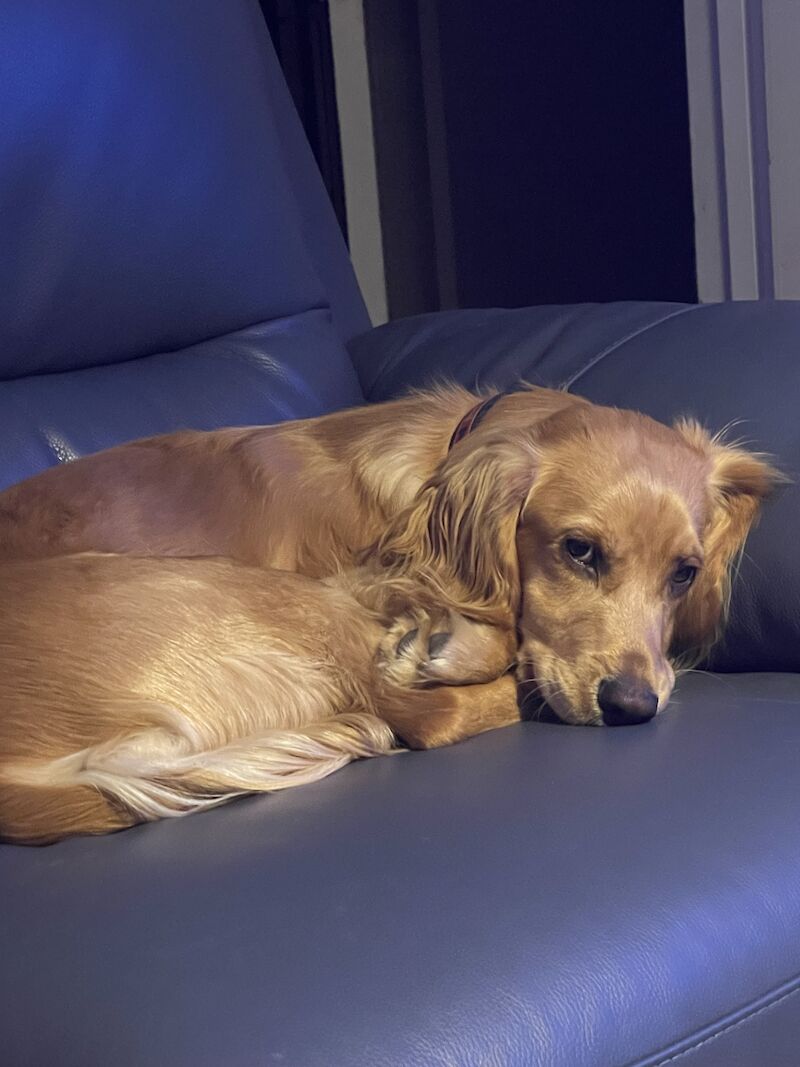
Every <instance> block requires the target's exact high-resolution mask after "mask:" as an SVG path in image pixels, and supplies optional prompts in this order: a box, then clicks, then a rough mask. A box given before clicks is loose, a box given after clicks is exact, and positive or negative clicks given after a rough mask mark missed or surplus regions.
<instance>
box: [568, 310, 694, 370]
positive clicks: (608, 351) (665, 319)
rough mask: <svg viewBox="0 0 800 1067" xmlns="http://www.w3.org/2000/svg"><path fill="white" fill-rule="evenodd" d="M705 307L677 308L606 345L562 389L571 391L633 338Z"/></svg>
mask: <svg viewBox="0 0 800 1067" xmlns="http://www.w3.org/2000/svg"><path fill="white" fill-rule="evenodd" d="M705 306H706V305H705V304H689V305H687V306H686V307H680V308H678V309H677V310H676V311H671V312H670V313H669V314H668V315H664V316H663V317H662V318H660V319H656V321H655V322H648V323H647V325H645V326H640V327H639V328H638V329H636V330H632V331H631V332H630V333H629V334H626V335H625V337H621V338H620V339H619V340H618V341H614V343H613V344H610V345H608V346H607V347H606V348H604V349H603V350H602V352H598V353H597V355H595V356H592V358H591V359H590V360H589V362H588V363H586V364H585V365H584V366H583V367H581V369H580V370H578V371H576V372H575V373H574V374H572V375H571V376H570V377H569V378H567V380H566V381H565V382H564V383H563V388H564V389H571V388H572V387H573V385H574V384H575V383H576V382H577V381H578V380H579V379H580V378H582V377H583V376H584V374H588V373H589V371H590V370H593V369H594V368H595V367H596V366H597V364H598V363H600V362H602V360H604V359H605V358H606V356H610V355H611V354H612V352H616V351H617V349H619V348H622V346H623V345H626V344H627V343H628V342H629V341H633V340H635V338H637V337H640V336H641V335H642V334H644V333H648V332H649V331H650V330H654V329H655V328H656V327H657V326H662V325H663V324H664V323H665V322H669V321H670V319H676V318H678V316H679V315H686V314H688V313H689V312H690V311H698V310H699V309H700V308H702V307H705Z"/></svg>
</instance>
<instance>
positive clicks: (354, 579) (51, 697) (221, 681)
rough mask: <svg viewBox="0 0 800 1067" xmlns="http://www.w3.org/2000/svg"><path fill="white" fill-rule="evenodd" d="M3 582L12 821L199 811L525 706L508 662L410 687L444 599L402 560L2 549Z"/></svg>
mask: <svg viewBox="0 0 800 1067" xmlns="http://www.w3.org/2000/svg"><path fill="white" fill-rule="evenodd" d="M0 590H2V597H3V603H4V610H3V612H2V613H0V839H3V840H6V841H12V842H17V843H21V844H48V843H51V842H53V841H57V840H59V839H61V838H63V837H66V836H69V835H72V834H79V833H80V834H99V833H107V832H109V831H112V830H118V829H122V828H124V827H128V826H132V825H134V824H135V823H139V822H143V821H150V820H154V819H159V818H165V817H169V816H177V815H186V814H189V813H191V812H196V811H202V810H204V809H206V808H209V807H212V806H214V805H217V804H220V803H222V802H223V801H226V800H230V799H231V798H233V797H235V796H239V795H241V794H243V793H253V792H273V791H275V790H279V789H285V788H287V787H290V786H296V785H301V784H304V783H307V782H312V781H316V780H318V779H320V778H322V777H324V776H325V775H328V774H330V773H331V772H332V771H335V770H337V769H338V768H339V767H341V766H343V765H344V764H345V763H347V762H349V761H350V760H352V759H356V758H359V757H367V756H375V755H381V754H384V753H390V752H395V751H398V742H400V743H403V744H405V745H406V746H407V747H411V748H432V747H436V746H439V745H443V744H449V743H452V742H453V741H457V740H460V739H461V738H464V737H470V736H473V735H474V734H476V733H480V732H482V731H483V730H488V729H492V728H494V727H496V726H502V725H505V724H506V723H510V722H513V721H515V720H518V719H519V717H520V713H519V709H518V704H517V689H516V684H515V682H514V679H513V678H512V677H511V676H509V675H506V676H504V677H501V678H499V679H496V680H495V679H493V677H492V676H493V672H492V671H489V672H487V674H486V678H487V681H486V682H485V683H484V682H482V680H481V678H480V676H477V675H476V683H475V684H473V685H469V686H463V687H459V688H452V687H439V688H437V689H433V690H431V691H424V690H421V689H419V688H413V687H412V688H409V675H410V674H411V675H412V676H413V675H417V674H418V672H419V670H420V664H421V663H423V662H424V660H425V657H426V656H427V648H428V644H429V642H430V640H431V631H430V629H429V626H430V623H431V620H438V621H439V623H442V622H444V621H445V619H446V614H445V613H443V612H442V611H441V609H440V607H439V605H438V604H434V603H432V602H429V600H428V596H427V594H426V591H425V590H424V589H419V588H415V587H414V585H413V584H412V583H409V582H408V581H405V580H403V579H392V578H386V577H382V576H380V575H375V574H369V575H368V574H365V573H356V572H350V573H348V574H340V575H338V576H335V577H333V578H331V579H328V580H325V581H321V580H316V579H312V578H307V577H305V576H302V575H298V574H291V573H287V572H284V571H278V570H273V569H264V568H255V567H250V566H246V565H244V564H239V563H235V562H233V561H231V560H224V559H207V558H196V559H180V558H168V557H164V558H139V557H135V556H123V555H117V556H115V555H100V554H78V555H70V556H60V557H59V556H56V557H50V558H48V559H44V560H38V561H21V562H16V563H4V564H2V565H0ZM412 626H413V627H414V629H413V631H412V630H411V628H412ZM410 632H413V633H414V635H415V639H414V640H409V639H408V634H409V633H410Z"/></svg>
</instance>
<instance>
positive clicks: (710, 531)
mask: <svg viewBox="0 0 800 1067" xmlns="http://www.w3.org/2000/svg"><path fill="white" fill-rule="evenodd" d="M675 429H676V430H677V431H678V433H680V434H681V436H682V437H683V438H684V440H685V441H686V442H687V443H688V444H689V445H690V446H691V447H692V448H694V449H695V450H697V451H700V452H701V453H702V454H703V455H704V456H705V457H706V458H707V459H708V495H709V511H708V517H707V519H706V524H705V529H704V531H703V551H704V554H705V563H704V565H703V568H702V570H701V571H700V573H699V574H698V576H697V579H696V581H695V583H694V585H693V586H692V588H691V589H690V590H689V592H688V593H687V595H686V596H685V598H684V599H683V600H682V601H681V603H680V604H679V606H678V610H677V613H676V618H675V631H674V637H673V651H674V653H675V654H676V655H677V656H678V657H679V658H680V659H681V660H683V661H686V662H699V661H700V660H701V659H702V658H703V657H704V656H705V655H706V654H707V653H708V651H709V650H710V648H711V646H712V645H713V644H714V642H715V641H716V639H717V637H718V636H719V633H720V629H721V626H722V623H723V622H724V618H725V615H726V613H727V610H728V603H729V599H730V573H731V568H732V565H733V564H734V562H735V560H736V559H737V557H738V556H739V554H740V553H741V552H742V550H743V548H744V544H745V541H746V539H747V535H748V533H749V532H750V528H751V526H752V525H753V522H754V521H755V519H756V518H757V516H758V513H759V510H760V508H761V504H762V502H763V501H764V500H765V499H766V497H768V496H769V495H770V493H771V492H772V490H773V489H774V488H775V487H776V486H777V485H779V484H781V483H783V482H785V481H786V480H787V479H786V478H785V477H784V476H783V475H782V474H781V473H780V472H779V471H777V470H776V469H775V468H774V467H773V466H772V465H771V464H770V463H769V462H768V461H767V459H766V458H765V457H763V456H761V455H759V454H758V453H753V452H748V451H747V450H746V449H743V448H740V447H737V446H735V445H729V444H725V442H724V441H723V440H722V439H721V437H720V436H719V435H718V436H716V437H712V436H711V435H709V434H708V433H707V432H706V430H704V429H703V428H702V426H700V425H699V424H698V423H696V422H694V421H693V420H681V421H680V422H678V423H676V425H675Z"/></svg>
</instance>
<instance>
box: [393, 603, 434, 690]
mask: <svg viewBox="0 0 800 1067" xmlns="http://www.w3.org/2000/svg"><path fill="white" fill-rule="evenodd" d="M446 624H447V616H446V615H445V614H442V615H441V616H439V617H437V618H435V619H434V618H431V617H430V616H428V615H414V616H412V615H403V616H401V617H400V618H397V619H395V620H394V622H393V623H392V625H391V626H389V627H387V629H386V632H385V634H384V638H383V641H382V642H381V646H380V652H379V663H380V666H381V670H382V672H383V675H384V677H385V678H386V679H387V681H390V682H392V683H393V684H394V685H399V686H403V687H406V688H411V687H415V686H420V685H425V684H426V683H429V682H431V681H433V680H434V679H433V677H432V674H431V671H432V667H433V665H434V664H435V663H436V662H437V661H438V660H439V659H440V658H441V656H442V653H443V651H444V649H445V648H446V646H447V643H448V641H449V640H450V634H449V633H448V632H447V631H446V630H445V629H444V627H445V626H446Z"/></svg>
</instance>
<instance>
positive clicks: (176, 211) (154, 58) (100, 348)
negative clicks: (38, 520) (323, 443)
mask: <svg viewBox="0 0 800 1067" xmlns="http://www.w3.org/2000/svg"><path fill="white" fill-rule="evenodd" d="M0 41H2V52H3V61H2V62H1V63H0V101H2V120H0V233H2V235H3V240H2V245H0V457H1V458H0V483H2V484H8V483H9V482H11V481H14V480H17V479H19V478H20V477H23V476H25V475H27V474H31V473H33V472H34V471H35V470H38V469H40V468H41V467H42V466H43V465H45V464H47V463H53V462H55V461H57V460H58V459H63V458H67V457H68V456H70V455H77V454H81V453H82V452H84V451H87V450H90V449H96V448H101V447H105V446H107V445H110V444H115V443H117V442H118V441H119V440H124V439H127V438H130V437H139V436H143V435H145V434H149V433H154V432H158V431H167V430H172V429H177V428H181V427H185V426H193V427H197V428H210V427H213V426H218V425H224V424H230V423H238V424H243V423H247V422H267V421H273V420H274V419H277V418H287V417H301V416H304V415H316V414H320V413H321V412H323V411H327V410H330V409H332V408H334V407H338V406H341V405H342V404H353V403H358V402H359V401H360V400H361V393H360V389H359V386H358V382H357V380H356V378H355V375H354V373H353V369H352V364H351V362H350V359H349V356H348V355H347V353H346V351H345V349H344V343H343V342H344V340H345V339H346V338H347V336H348V335H349V334H350V333H352V332H353V331H354V330H358V329H365V328H367V327H368V325H369V322H368V319H367V317H366V313H365V311H364V307H363V302H362V301H361V297H360V294H359V293H358V288H357V286H356V283H355V279H354V276H353V273H352V269H351V267H350V264H349V260H348V258H347V253H346V250H345V247H344V242H343V240H342V237H341V234H340V233H339V232H338V228H337V225H336V222H335V219H334V217H333V212H332V209H331V208H330V204H329V203H328V202H327V200H326V198H325V195H324V192H323V190H322V185H321V181H320V179H319V174H318V172H317V171H316V168H315V165H314V163H313V159H312V157H311V154H310V151H309V149H308V145H307V144H306V143H305V140H304V137H303V134H302V130H301V128H300V125H299V121H298V119H297V116H296V114H295V113H294V110H293V107H292V105H291V103H290V101H289V98H288V93H287V90H286V86H285V83H284V82H283V79H282V76H281V73H280V68H279V67H278V64H277V60H276V59H275V55H274V52H273V51H272V48H271V44H270V42H269V37H268V34H267V32H266V26H265V23H264V19H263V16H262V14H261V12H260V10H259V7H258V3H257V0H225V3H219V2H218V0H137V2H136V3H130V2H129V0H26V2H25V3H11V4H3V5H0Z"/></svg>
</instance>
